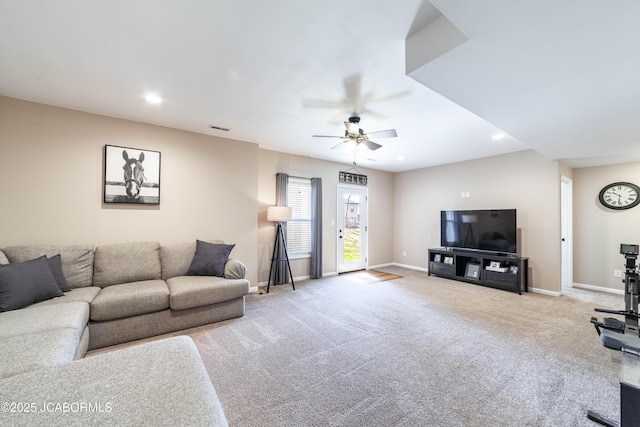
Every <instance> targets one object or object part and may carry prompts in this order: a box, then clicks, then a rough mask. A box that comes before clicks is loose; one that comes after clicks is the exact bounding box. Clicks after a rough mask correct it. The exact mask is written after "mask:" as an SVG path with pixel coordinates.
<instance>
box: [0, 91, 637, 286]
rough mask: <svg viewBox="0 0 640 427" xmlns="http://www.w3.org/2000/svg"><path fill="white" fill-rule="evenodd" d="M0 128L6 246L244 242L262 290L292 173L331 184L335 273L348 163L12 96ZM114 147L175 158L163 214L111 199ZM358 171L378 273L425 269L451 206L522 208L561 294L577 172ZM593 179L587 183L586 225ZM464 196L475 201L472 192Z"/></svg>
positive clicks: (533, 248) (553, 168) (532, 164)
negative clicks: (564, 185)
mask: <svg viewBox="0 0 640 427" xmlns="http://www.w3.org/2000/svg"><path fill="white" fill-rule="evenodd" d="M0 129H1V134H0V200H2V208H1V209H0V212H1V213H0V215H1V216H0V247H3V246H8V245H12V244H29V243H40V244H93V245H100V244H106V243H117V242H127V241H140V240H154V241H159V242H160V243H173V242H181V241H189V240H193V239H196V238H221V239H223V240H225V241H227V242H231V243H236V245H237V246H236V248H235V249H234V251H233V252H232V255H233V256H234V257H236V258H239V259H242V260H243V261H244V262H245V263H246V264H247V268H248V270H249V279H250V280H251V283H252V286H256V284H257V283H258V282H266V280H267V275H268V271H269V262H270V257H271V251H272V248H273V238H274V231H275V228H274V226H273V224H271V223H269V222H267V221H266V208H267V206H271V205H273V204H274V202H275V174H276V173H277V172H285V173H288V174H290V175H294V176H302V177H308V178H310V177H320V178H322V179H323V199H324V208H323V227H324V230H325V233H324V237H323V243H324V248H325V250H324V262H323V272H324V273H325V274H332V273H335V272H336V268H337V267H336V239H337V237H336V225H335V224H336V222H335V220H336V188H337V185H338V172H339V171H341V170H346V169H349V168H350V167H351V165H350V164H348V163H345V164H339V163H333V162H328V161H322V160H317V159H311V158H308V157H302V156H295V155H290V154H285V153H279V152H274V151H268V150H261V149H259V148H258V145H256V144H252V143H247V142H242V141H235V140H228V139H224V138H218V137H214V136H207V135H204V134H197V133H191V132H185V131H180V130H176V129H170V128H165V127H160V126H154V125H148V124H142V123H137V122H132V121H127V120H120V119H115V118H110V117H104V116H99V115H95V114H89V113H84V112H79V111H74V110H68V109H64V108H58V107H52V106H47V105H42V104H36V103H31V102H27V101H20V100H16V99H12V98H6V97H0ZM106 144H108V145H120V146H126V147H133V148H142V149H147V150H156V151H160V152H161V153H162V170H161V173H162V174H161V204H160V206H155V207H154V206H145V207H140V206H127V205H104V204H103V203H102V185H103V162H104V159H103V150H104V145H106ZM358 169H359V170H360V171H361V172H362V173H364V174H367V175H368V177H369V185H368V186H367V188H368V190H369V212H370V215H369V216H370V223H369V254H368V255H369V260H368V265H369V266H376V265H381V264H388V263H391V262H396V263H399V264H404V265H408V266H415V267H420V268H425V267H426V258H427V249H428V248H429V247H437V246H439V241H440V240H439V239H440V238H439V234H440V231H439V212H440V210H441V209H467V208H469V209H471V208H474V209H483V208H512V207H513V208H517V209H518V224H519V228H520V229H521V236H520V237H521V248H520V252H521V254H522V255H524V256H528V257H530V258H531V264H530V266H531V272H532V282H531V283H532V286H533V287H535V288H539V289H544V290H550V291H559V289H560V246H559V244H555V243H553V242H559V240H560V225H559V217H560V214H559V212H560V210H559V203H560V195H559V191H560V190H559V188H560V184H559V183H560V178H559V175H560V173H561V172H562V173H563V174H565V175H566V174H568V173H571V169H568V168H566V167H565V166H564V165H562V164H560V163H558V162H555V161H551V160H548V159H546V158H544V157H542V156H540V155H538V154H537V153H535V152H533V151H524V152H519V153H513V154H508V155H503V156H496V157H490V158H485V159H479V160H473V161H468V162H462V163H456V164H450V165H444V166H438V167H432V168H425V169H419V170H414V171H409V172H403V173H398V174H393V173H389V172H382V171H376V170H371V169H367V168H362V167H358ZM615 170H616V169H615V168H614V167H612V169H611V172H612V173H613V171H615ZM584 173H586V171H583V172H582V174H584ZM582 174H578V175H577V176H575V177H574V194H575V195H576V196H575V197H574V199H575V201H576V203H575V204H576V206H575V208H574V212H575V216H576V218H577V217H578V215H579V209H578V205H579V204H580V202H579V200H580V198H579V197H580V196H579V195H578V193H580V192H581V191H582V188H583V187H582V186H583V184H582V183H581V181H582V177H583V175H582ZM634 176H637V174H636V175H634ZM230 177H232V178H230ZM613 179H614V178H613V176H607V177H606V179H601V180H600V181H602V182H600V181H598V182H597V183H596V184H594V185H595V187H597V188H599V186H602V185H604V184H605V183H606V182H604V181H608V180H613ZM636 181H640V177H638V178H637V179H636ZM584 185H585V186H590V185H591V184H589V183H588V182H585V183H584ZM462 191H468V192H470V194H471V197H470V198H468V199H467V198H465V199H463V198H460V192H462ZM589 191H591V190H589ZM596 196H597V191H596V192H595V196H593V197H596ZM592 202H593V200H592ZM608 214H609V215H608V216H606V218H608V219H610V218H614V217H616V218H621V217H622V216H623V215H624V214H622V215H616V214H610V213H608ZM626 214H628V215H629V214H632V212H627V213H626ZM625 218H626V217H625ZM585 221H586V223H585V222H580V221H578V220H576V226H575V231H574V233H575V235H574V241H575V246H576V247H578V246H580V245H581V244H582V242H583V241H582V240H581V237H582V236H580V234H581V233H582V232H581V230H582V229H583V228H588V225H587V224H589V223H591V219H588V218H587V219H585ZM596 221H598V219H597V218H596ZM613 224H614V223H613V222H612V224H611V226H612V227H613ZM636 227H637V226H636ZM624 229H625V230H628V228H627V227H624ZM635 231H636V232H637V228H636V229H635ZM589 233H591V234H593V232H592V231H589V232H587V233H586V234H587V235H588V236H590V235H589ZM589 238H593V237H589ZM629 239H630V240H634V241H637V240H640V238H638V239H636V238H634V239H631V237H629ZM614 240H615V241H616V242H617V243H616V245H617V244H618V243H619V242H618V240H619V239H614ZM630 243H633V241H631V242H630ZM616 251H617V249H615V248H614V249H613V250H612V249H611V248H609V249H607V252H613V255H612V256H611V261H610V262H609V264H611V265H610V266H608V267H606V268H605V271H608V270H612V268H613V266H619V265H620V264H621V260H618V259H617V258H616V255H615V254H616V253H617V252H616ZM403 252H406V256H404V255H403ZM607 256H608V255H607ZM574 258H575V259H576V260H577V262H576V269H574V277H575V278H576V281H580V280H582V281H585V282H588V281H587V280H583V279H580V277H581V276H580V275H579V270H581V269H584V268H585V266H592V265H593V264H594V261H593V259H591V258H590V257H587V256H586V255H585V254H584V253H583V252H581V251H578V250H577V249H576V250H575V254H574ZM593 258H594V259H595V258H599V256H598V255H596V254H594V255H593ZM292 267H293V270H294V276H308V274H309V266H308V260H294V261H293V263H292ZM590 277H592V276H590ZM578 279H580V280H578ZM588 283H590V282H588ZM598 284H599V285H602V283H600V281H598Z"/></svg>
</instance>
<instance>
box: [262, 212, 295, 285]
mask: <svg viewBox="0 0 640 427" xmlns="http://www.w3.org/2000/svg"><path fill="white" fill-rule="evenodd" d="M290 219H291V208H290V207H288V206H270V207H268V208H267V221H272V222H277V223H278V225H277V227H276V239H275V241H274V242H273V254H272V255H271V267H270V268H269V281H268V282H267V293H269V287H270V286H271V277H272V276H273V285H274V286H275V285H276V281H275V274H276V269H274V268H273V266H274V264H275V265H278V263H279V262H283V261H286V262H287V268H288V269H289V277H290V278H291V286H292V287H293V290H294V291H295V290H296V285H295V284H294V283H293V274H292V273H291V264H289V254H288V253H287V240H286V239H285V238H284V232H283V231H282V223H283V222H286V221H289V220H290ZM278 245H282V246H281V247H282V248H283V249H284V258H283V257H280V256H279V254H276V250H277V248H278Z"/></svg>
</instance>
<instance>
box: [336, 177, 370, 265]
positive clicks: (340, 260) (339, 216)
mask: <svg viewBox="0 0 640 427" xmlns="http://www.w3.org/2000/svg"><path fill="white" fill-rule="evenodd" d="M350 190H354V191H357V192H361V193H362V194H364V201H363V202H361V208H360V231H361V232H360V250H361V254H360V255H361V257H360V258H361V259H360V261H359V262H357V263H355V262H354V263H350V264H346V263H345V262H344V244H343V243H344V238H343V236H344V235H343V225H344V218H343V215H344V212H343V200H342V198H343V192H345V191H350ZM336 194H337V196H336V224H337V225H338V227H337V228H336V231H337V234H336V271H337V272H338V274H340V273H346V272H348V271H355V270H362V269H366V268H367V265H368V253H369V248H368V242H369V239H368V238H367V237H368V231H369V189H368V188H367V187H361V186H358V185H348V184H338V186H337V191H336Z"/></svg>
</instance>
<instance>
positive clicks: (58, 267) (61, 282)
mask: <svg viewBox="0 0 640 427" xmlns="http://www.w3.org/2000/svg"><path fill="white" fill-rule="evenodd" d="M47 262H48V263H49V268H50V269H51V272H52V273H53V278H54V279H55V280H56V283H57V284H58V287H59V288H60V290H61V291H62V292H69V291H70V290H71V289H70V288H69V284H68V283H67V279H66V278H65V277H64V273H62V261H61V260H60V255H56V256H52V257H50V258H47Z"/></svg>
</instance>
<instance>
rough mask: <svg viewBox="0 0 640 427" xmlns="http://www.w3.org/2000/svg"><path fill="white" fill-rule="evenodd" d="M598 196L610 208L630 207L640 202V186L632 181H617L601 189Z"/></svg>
mask: <svg viewBox="0 0 640 427" xmlns="http://www.w3.org/2000/svg"><path fill="white" fill-rule="evenodd" d="M598 198H599V199H600V203H602V204H603V205H604V206H605V207H607V208H609V209H617V210H621V209H629V208H632V207H634V206H636V205H637V204H638V203H640V188H639V187H638V186H637V185H635V184H631V183H630V182H615V183H613V184H609V185H607V186H606V187H604V188H603V189H602V190H600V194H599V195H598Z"/></svg>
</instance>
